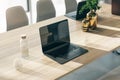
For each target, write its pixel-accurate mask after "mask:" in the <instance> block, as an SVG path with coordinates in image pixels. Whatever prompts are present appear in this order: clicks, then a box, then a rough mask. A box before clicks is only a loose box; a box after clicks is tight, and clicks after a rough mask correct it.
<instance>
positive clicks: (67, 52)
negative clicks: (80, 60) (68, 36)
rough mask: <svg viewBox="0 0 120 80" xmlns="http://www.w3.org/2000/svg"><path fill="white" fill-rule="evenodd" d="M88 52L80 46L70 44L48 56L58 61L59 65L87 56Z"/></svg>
mask: <svg viewBox="0 0 120 80" xmlns="http://www.w3.org/2000/svg"><path fill="white" fill-rule="evenodd" d="M86 52H88V51H87V50H86V49H83V48H81V47H80V46H76V45H73V44H70V45H68V46H64V47H62V48H59V49H57V50H54V51H52V52H50V53H47V54H46V55H47V56H48V57H51V58H52V59H53V60H55V61H57V62H58V63H61V64H63V63H65V62H68V61H70V60H71V59H73V58H76V57H78V56H80V55H83V54H85V53H86Z"/></svg>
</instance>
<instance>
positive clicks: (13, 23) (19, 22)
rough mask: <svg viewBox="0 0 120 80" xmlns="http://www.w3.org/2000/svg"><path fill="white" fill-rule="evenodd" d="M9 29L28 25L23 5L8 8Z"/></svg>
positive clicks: (7, 20)
mask: <svg viewBox="0 0 120 80" xmlns="http://www.w3.org/2000/svg"><path fill="white" fill-rule="evenodd" d="M6 22H7V31H9V30H12V29H15V28H19V27H22V26H25V25H28V17H27V14H26V13H25V10H24V9H23V7H21V6H14V7H11V8H8V9H7V10H6Z"/></svg>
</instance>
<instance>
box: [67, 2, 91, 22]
mask: <svg viewBox="0 0 120 80" xmlns="http://www.w3.org/2000/svg"><path fill="white" fill-rule="evenodd" d="M85 4H86V1H82V2H79V3H78V6H77V11H73V12H70V13H68V14H66V15H65V16H66V17H69V18H71V19H74V20H82V19H83V18H85V17H86V13H88V12H89V11H90V10H89V9H86V10H84V11H83V13H82V14H79V11H80V9H82V6H83V5H85Z"/></svg>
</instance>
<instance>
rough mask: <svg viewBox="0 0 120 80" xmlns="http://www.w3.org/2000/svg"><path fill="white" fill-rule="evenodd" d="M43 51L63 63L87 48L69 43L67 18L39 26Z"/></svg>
mask: <svg viewBox="0 0 120 80" xmlns="http://www.w3.org/2000/svg"><path fill="white" fill-rule="evenodd" d="M39 32H40V39H41V45H42V51H43V53H44V54H45V55H46V56H48V57H49V58H51V59H53V60H55V61H56V62H58V63H60V64H63V63H66V62H68V61H70V60H71V59H74V58H76V57H78V56H80V55H83V54H85V53H86V52H88V50H86V49H84V48H82V47H80V46H78V45H75V44H72V43H70V35H69V26H68V20H67V19H66V20H62V21H59V22H56V23H53V24H50V25H47V26H43V27H40V28H39Z"/></svg>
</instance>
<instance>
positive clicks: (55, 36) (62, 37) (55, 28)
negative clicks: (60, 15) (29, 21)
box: [39, 19, 70, 52]
mask: <svg viewBox="0 0 120 80" xmlns="http://www.w3.org/2000/svg"><path fill="white" fill-rule="evenodd" d="M39 32H40V38H41V44H42V50H43V52H45V51H47V50H49V49H53V48H55V47H57V46H60V45H63V44H65V43H70V37H69V28H68V20H67V19H66V20H63V21H59V22H56V23H53V24H50V25H47V26H43V27H41V28H40V29H39Z"/></svg>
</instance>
